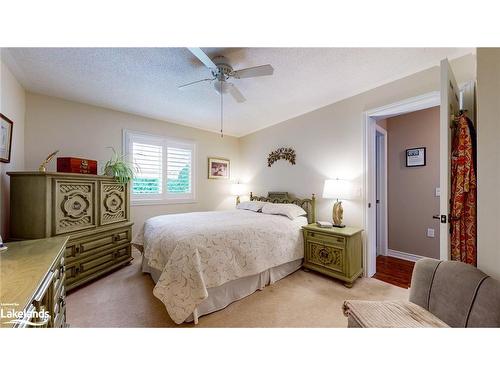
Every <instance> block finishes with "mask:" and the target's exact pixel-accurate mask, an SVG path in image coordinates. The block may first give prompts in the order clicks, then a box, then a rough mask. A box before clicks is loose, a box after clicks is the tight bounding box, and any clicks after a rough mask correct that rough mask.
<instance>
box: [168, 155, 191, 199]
mask: <svg viewBox="0 0 500 375" xmlns="http://www.w3.org/2000/svg"><path fill="white" fill-rule="evenodd" d="M192 175H193V152H192V149H191V148H189V147H182V146H167V194H172V195H186V194H191V193H192V191H193V187H192V180H193V178H192Z"/></svg>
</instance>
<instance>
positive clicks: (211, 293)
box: [142, 256, 303, 324]
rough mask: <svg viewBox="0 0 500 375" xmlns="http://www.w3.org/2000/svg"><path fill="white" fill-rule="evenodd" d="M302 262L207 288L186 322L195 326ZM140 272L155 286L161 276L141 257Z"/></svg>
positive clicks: (297, 267)
mask: <svg viewBox="0 0 500 375" xmlns="http://www.w3.org/2000/svg"><path fill="white" fill-rule="evenodd" d="M302 260H303V259H297V260H294V261H292V262H288V263H285V264H281V265H279V266H276V267H272V268H269V269H267V270H265V271H263V272H261V273H259V274H257V275H252V276H246V277H243V278H241V279H237V280H232V281H229V282H227V283H225V284H222V285H221V286H218V287H214V288H208V297H207V298H206V299H205V300H203V302H202V303H200V304H199V305H198V307H197V308H196V309H195V310H194V311H193V313H192V314H191V315H190V316H189V317H188V318H187V319H186V322H192V321H194V322H195V324H196V323H198V318H199V317H200V316H203V315H207V314H210V313H213V312H215V311H218V310H222V309H223V308H225V307H226V306H228V305H229V304H231V303H232V302H235V301H238V300H240V299H242V298H245V297H247V296H249V295H250V294H252V293H254V292H255V291H257V290H262V289H264V287H266V286H267V285H270V284H274V283H275V282H276V281H278V280H281V279H282V278H284V277H286V276H288V275H290V274H291V273H293V272H295V271H297V270H298V269H300V267H301V266H302ZM142 272H145V273H149V274H150V275H151V278H152V279H153V281H154V282H155V284H156V283H157V282H158V279H159V278H160V275H161V271H159V270H157V269H156V268H152V267H150V266H148V259H147V258H146V257H145V256H143V257H142Z"/></svg>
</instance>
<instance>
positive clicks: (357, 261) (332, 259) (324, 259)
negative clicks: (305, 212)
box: [302, 224, 363, 288]
mask: <svg viewBox="0 0 500 375" xmlns="http://www.w3.org/2000/svg"><path fill="white" fill-rule="evenodd" d="M302 229H303V233H304V265H303V266H304V267H305V268H307V269H311V270H314V271H317V272H321V273H323V274H325V275H328V276H331V277H335V278H337V279H340V280H342V281H344V285H345V286H346V287H348V288H350V287H352V284H353V282H354V280H356V279H357V278H358V277H359V276H361V274H362V273H363V239H362V237H361V233H362V232H363V230H362V229H358V228H352V227H345V228H320V227H318V225H317V224H309V225H305V226H303V227H302Z"/></svg>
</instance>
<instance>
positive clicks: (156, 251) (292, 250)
mask: <svg viewBox="0 0 500 375" xmlns="http://www.w3.org/2000/svg"><path fill="white" fill-rule="evenodd" d="M305 224H307V220H306V219H305V218H304V217H301V218H299V219H296V220H293V221H292V220H290V219H289V218H287V217H284V216H278V215H267V214H262V213H256V212H252V211H246V210H230V211H210V212H193V213H186V214H175V215H164V216H157V217H153V218H151V219H149V220H147V221H146V222H145V224H144V227H143V229H142V230H141V231H140V233H139V234H138V235H137V237H136V238H135V240H134V241H133V244H135V245H139V246H142V247H143V248H144V254H145V256H146V258H147V259H149V266H151V267H153V268H156V269H158V270H160V271H162V274H161V276H160V279H159V280H158V283H157V284H156V286H155V288H154V289H153V294H154V295H155V296H156V297H157V298H159V299H160V300H161V301H162V302H163V303H164V304H165V306H166V308H167V311H168V313H169V314H170V317H171V318H172V320H173V321H174V322H176V323H178V324H180V323H182V322H184V321H185V320H186V318H187V317H188V316H189V315H190V314H191V313H192V312H193V311H194V309H195V308H196V306H198V305H199V304H200V303H201V302H202V301H203V300H204V299H205V298H207V296H208V293H207V289H208V288H212V287H217V286H220V285H222V284H224V283H226V282H228V281H232V280H236V279H238V278H241V277H245V276H249V275H255V274H258V273H260V272H262V271H264V270H266V269H268V268H271V267H275V266H278V265H280V264H283V263H287V262H291V261H293V260H297V259H300V258H302V257H303V256H304V248H303V240H302V233H301V231H300V228H301V226H302V225H305Z"/></svg>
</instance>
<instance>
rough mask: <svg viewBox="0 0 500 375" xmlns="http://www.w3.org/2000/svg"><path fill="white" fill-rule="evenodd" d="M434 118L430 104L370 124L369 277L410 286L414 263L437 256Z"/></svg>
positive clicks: (436, 119)
mask: <svg viewBox="0 0 500 375" xmlns="http://www.w3.org/2000/svg"><path fill="white" fill-rule="evenodd" d="M439 114H440V113H439V106H435V107H431V108H427V109H422V110H418V111H413V112H409V113H404V114H400V115H397V116H390V117H388V118H385V119H382V120H377V122H376V126H375V153H376V160H375V163H376V165H375V181H376V190H375V193H376V200H375V210H376V237H377V258H376V273H375V275H374V278H376V279H379V280H382V281H386V282H389V283H391V284H395V285H397V286H400V287H403V288H408V287H409V285H410V281H411V276H412V271H413V266H414V262H415V261H417V260H419V259H421V258H423V257H427V258H435V259H439V257H440V249H439V246H440V243H439V232H440V223H439V215H438V214H439V194H438V193H439V184H440V181H439V175H440V170H439V167H440V165H439V164H440V163H439V157H440V155H439V149H440V144H439ZM407 154H410V155H413V154H416V155H417V156H410V157H407ZM388 192H390V194H388ZM436 216H437V217H438V219H437V220H436V219H435V217H436Z"/></svg>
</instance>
